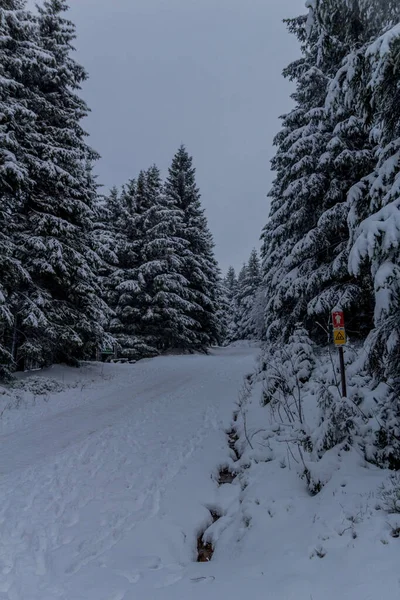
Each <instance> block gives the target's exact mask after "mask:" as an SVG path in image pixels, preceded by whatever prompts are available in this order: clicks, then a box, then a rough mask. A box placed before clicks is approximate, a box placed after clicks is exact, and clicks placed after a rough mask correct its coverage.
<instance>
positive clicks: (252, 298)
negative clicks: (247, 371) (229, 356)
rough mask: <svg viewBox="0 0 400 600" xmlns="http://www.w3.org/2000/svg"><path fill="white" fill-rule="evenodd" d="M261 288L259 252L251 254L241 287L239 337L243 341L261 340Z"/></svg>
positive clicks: (239, 296)
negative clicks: (259, 310)
mask: <svg viewBox="0 0 400 600" xmlns="http://www.w3.org/2000/svg"><path fill="white" fill-rule="evenodd" d="M260 286H261V266H260V259H259V257H258V252H257V250H255V249H254V250H253V251H252V253H251V254H250V258H249V261H248V263H247V265H246V270H245V272H244V275H243V279H242V281H241V282H240V285H239V292H238V304H239V307H240V308H239V322H238V330H239V336H240V339H242V340H258V339H260V324H259V321H258V319H259V317H260V315H259V312H258V310H257V309H258V306H257V304H258V302H259V301H260V298H259V292H260Z"/></svg>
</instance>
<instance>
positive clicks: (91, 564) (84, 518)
mask: <svg viewBox="0 0 400 600" xmlns="http://www.w3.org/2000/svg"><path fill="white" fill-rule="evenodd" d="M257 352H258V350H257V349H256V348H249V347H247V348H246V347H236V348H226V349H215V350H213V351H212V354H211V355H210V356H184V357H177V356H174V357H172V356H171V357H163V358H157V359H154V360H147V361H141V362H139V363H137V364H136V365H98V364H87V365H85V366H84V368H83V369H82V370H80V371H77V370H73V369H66V368H61V367H57V368H55V369H52V370H50V371H49V372H47V373H46V372H45V373H39V374H37V375H35V376H34V378H29V377H28V378H27V379H31V381H33V382H34V385H33V387H34V388H35V389H36V391H37V390H38V389H39V390H40V385H39V384H40V381H37V380H40V378H43V380H44V381H47V382H48V381H49V379H50V380H52V381H53V384H51V385H54V386H56V387H57V385H59V386H60V387H59V389H61V391H58V392H57V391H54V392H49V391H48V392H47V394H46V395H45V396H39V395H36V396H35V395H34V394H33V392H32V385H31V383H29V382H26V383H24V386H23V387H24V391H23V392H21V390H19V391H18V393H19V394H23V395H24V397H23V402H20V403H19V408H18V409H15V408H14V409H11V408H10V409H9V410H7V411H5V412H4V414H3V418H2V420H1V421H0V424H1V427H2V434H1V438H0V443H1V449H2V452H1V454H0V473H1V479H0V498H1V502H0V598H1V600H56V599H57V598H60V599H62V600H152V599H154V600H158V599H160V600H188V599H190V600H192V599H193V600H200V599H202V600H203V599H204V597H207V598H210V599H211V600H223V599H225V598H229V599H233V600H239V599H240V600H242V599H243V597H246V596H247V597H249V598H252V600H266V599H271V600H310V599H312V600H319V599H323V600H337V599H338V598H340V599H341V600H372V599H374V600H376V598H382V599H383V600H385V599H386V598H387V599H388V600H389V599H392V598H394V597H397V595H398V593H399V591H400V587H399V576H398V573H397V571H398V568H397V566H398V559H399V556H400V540H399V539H397V538H395V537H393V535H396V528H397V527H400V515H399V516H397V515H393V514H391V515H390V514H387V513H386V512H384V511H383V510H377V508H378V505H380V504H381V499H380V497H379V487H380V485H381V484H382V483H383V482H385V481H387V479H388V473H387V472H385V471H382V470H378V469H377V468H375V467H373V466H372V465H370V464H367V463H366V462H365V460H364V459H363V456H362V455H361V454H360V453H359V452H358V451H356V450H352V451H350V452H344V451H339V452H336V451H334V450H332V451H329V452H328V453H326V457H327V458H326V464H325V465H324V469H325V471H326V472H327V473H328V475H327V477H326V480H325V481H324V484H325V485H324V486H323V488H322V490H321V491H320V492H319V493H318V494H317V495H315V496H311V494H310V492H309V490H308V487H307V482H306V481H305V480H304V479H303V480H302V479H301V478H300V477H299V464H298V462H296V460H294V459H295V458H296V455H294V457H293V456H291V454H290V453H288V449H287V445H286V444H285V443H283V442H282V436H280V434H279V431H278V430H277V427H276V419H275V417H274V416H273V414H272V412H271V406H267V407H263V406H261V403H260V400H261V398H264V394H265V382H263V381H258V380H257V378H254V381H253V385H251V386H250V384H249V380H248V379H247V378H246V380H245V381H246V384H245V386H244V387H243V388H242V393H241V394H240V407H238V404H236V403H235V401H236V400H237V398H238V390H239V388H240V386H241V385H242V381H243V376H246V375H247V374H248V373H249V372H251V371H252V370H253V369H254V359H255V356H256V354H257ZM54 382H58V384H57V383H54ZM44 385H45V387H50V388H51V385H49V384H48V383H45V384H44ZM37 386H39V387H38V388H37ZM15 393H16V392H15V391H13V392H11V395H13V394H14V395H15ZM308 398H309V399H311V398H312V395H309V396H308ZM308 409H309V410H308V412H310V413H312V412H313V408H312V406H311V405H310V406H309V407H308ZM314 412H315V411H314ZM233 415H235V417H233ZM231 427H233V428H235V429H236V431H237V433H238V440H237V441H236V443H235V448H236V450H237V451H238V453H239V454H240V455H241V456H240V459H239V460H237V455H236V452H234V451H233V450H232V449H231V448H230V447H229V444H228V441H229V439H228V436H227V435H226V431H229V430H230V429H231ZM249 442H250V443H249ZM231 445H232V444H231ZM220 468H229V469H231V470H232V471H236V472H237V473H238V475H237V477H236V478H235V479H234V481H233V482H232V483H227V484H223V485H220V486H218V473H219V469H220ZM300 471H301V469H300ZM210 510H211V511H216V512H218V513H219V514H220V515H221V518H220V519H219V520H218V521H216V522H215V523H213V524H212V517H211V515H210ZM208 526H209V527H208ZM202 531H206V533H205V541H210V542H212V543H213V545H214V546H215V553H214V556H213V559H212V561H211V562H209V563H196V562H195V561H196V542H197V536H198V534H199V533H200V532H202Z"/></svg>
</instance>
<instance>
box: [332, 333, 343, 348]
mask: <svg viewBox="0 0 400 600" xmlns="http://www.w3.org/2000/svg"><path fill="white" fill-rule="evenodd" d="M333 341H334V342H335V346H344V345H345V344H346V332H345V330H344V329H335V330H334V332H333Z"/></svg>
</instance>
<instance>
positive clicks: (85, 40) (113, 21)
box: [69, 0, 305, 271]
mask: <svg viewBox="0 0 400 600" xmlns="http://www.w3.org/2000/svg"><path fill="white" fill-rule="evenodd" d="M304 3H305V2H304V0H69V4H70V6H71V10H70V13H69V16H70V18H71V19H72V20H73V21H74V22H75V23H76V26H77V33H78V39H77V41H76V47H77V50H78V59H79V61H80V62H81V63H82V64H83V65H84V66H85V67H86V69H87V70H88V72H89V75H90V80H89V81H88V82H87V83H86V84H85V87H84V90H83V95H84V97H85V99H86V101H87V102H88V104H89V106H90V108H91V109H92V113H91V116H90V117H89V119H88V120H87V121H86V123H85V126H86V129H87V130H88V131H89V133H90V136H91V137H90V143H91V145H92V146H93V147H94V148H95V149H96V150H97V151H98V152H99V153H100V154H101V156H102V160H101V161H100V163H99V165H98V167H97V171H98V173H99V181H100V182H101V183H103V184H104V185H105V186H107V187H111V186H112V185H117V186H120V185H122V184H123V183H124V182H126V181H127V180H128V179H129V178H132V177H134V176H135V175H136V174H137V173H138V171H139V170H140V169H142V168H147V167H148V166H150V165H151V164H153V163H156V164H157V165H158V166H159V167H160V168H161V170H162V171H163V173H164V174H165V172H166V170H167V168H168V165H169V163H170V161H171V159H172V156H173V154H174V153H175V151H176V150H177V148H178V146H179V145H180V144H181V143H184V144H185V145H186V146H187V148H188V150H189V152H190V153H191V154H192V155H193V157H194V163H195V166H196V168H197V180H198V185H199V187H200V190H201V193H202V199H203V204H204V206H205V208H206V211H207V216H208V220H209V225H210V228H211V230H212V232H213V234H214V239H215V242H216V254H217V258H218V260H219V261H220V264H221V267H222V269H223V270H224V271H225V270H226V268H227V267H228V266H229V265H230V264H233V265H234V266H235V267H240V265H241V263H242V262H243V261H244V260H247V258H248V255H249V253H250V251H251V249H252V247H254V246H255V245H258V239H259V236H260V232H261V228H262V227H263V225H264V224H265V222H266V220H267V215H268V203H267V199H266V194H267V192H268V190H269V188H270V185H271V181H272V174H271V171H270V166H269V160H270V158H271V156H272V155H273V146H272V139H273V136H274V135H275V133H276V132H277V130H278V128H279V121H278V116H279V115H281V114H282V113H284V112H285V111H286V110H288V109H289V108H290V106H291V102H290V99H289V95H290V92H291V89H292V88H291V85H290V84H289V83H288V82H286V81H285V80H284V79H283V78H282V76H281V72H282V69H283V68H284V67H285V66H286V65H287V63H288V62H290V61H291V60H292V59H294V58H297V57H298V47H297V44H296V42H295V40H294V39H292V37H291V36H290V35H289V34H288V33H287V31H286V28H285V25H284V24H283V23H282V19H283V18H285V17H288V16H296V15H298V14H301V13H302V12H304V11H305V9H304Z"/></svg>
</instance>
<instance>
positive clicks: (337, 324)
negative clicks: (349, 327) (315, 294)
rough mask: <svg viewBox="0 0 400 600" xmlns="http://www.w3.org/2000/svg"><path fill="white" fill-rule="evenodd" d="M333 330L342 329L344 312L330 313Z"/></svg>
mask: <svg viewBox="0 0 400 600" xmlns="http://www.w3.org/2000/svg"><path fill="white" fill-rule="evenodd" d="M332 320H333V329H344V312H343V311H342V310H335V311H334V312H333V313H332Z"/></svg>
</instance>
